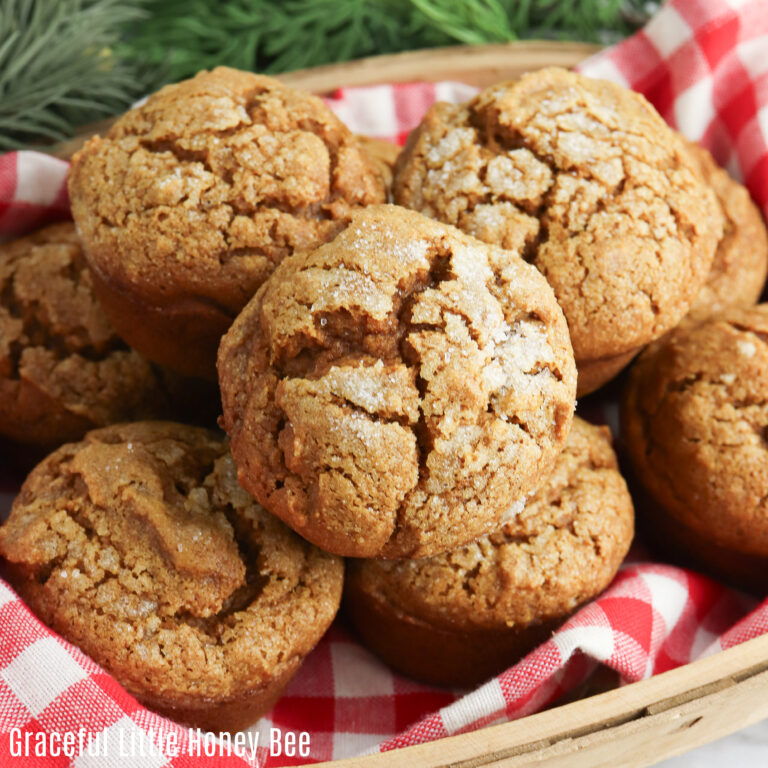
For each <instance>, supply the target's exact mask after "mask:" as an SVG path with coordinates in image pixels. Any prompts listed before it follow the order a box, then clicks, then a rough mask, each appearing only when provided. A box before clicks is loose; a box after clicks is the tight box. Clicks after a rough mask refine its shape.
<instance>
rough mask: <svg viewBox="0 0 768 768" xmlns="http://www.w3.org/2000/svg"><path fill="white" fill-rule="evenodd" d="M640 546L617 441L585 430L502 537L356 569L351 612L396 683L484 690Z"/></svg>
mask: <svg viewBox="0 0 768 768" xmlns="http://www.w3.org/2000/svg"><path fill="white" fill-rule="evenodd" d="M632 534H633V510H632V500H631V498H630V495H629V492H628V490H627V486H626V483H625V482H624V479H623V478H622V476H621V475H620V474H619V471H618V469H617V464H616V456H615V455H614V453H613V450H612V448H611V440H610V432H609V430H608V428H607V427H595V426H592V425H591V424H588V423H587V422H585V421H583V420H581V419H579V418H575V419H574V420H573V426H572V428H571V432H570V435H569V436H568V441H567V442H566V445H565V449H564V451H563V452H562V453H561V454H560V456H559V457H558V458H557V461H556V462H555V467H554V470H553V472H552V474H551V475H550V476H549V478H548V480H546V482H545V483H544V485H543V486H542V487H541V488H540V489H539V490H538V491H537V492H536V493H535V494H534V495H533V496H532V497H531V499H530V500H529V501H528V503H526V504H525V507H524V508H523V510H522V511H521V512H520V513H519V514H518V515H516V516H515V517H513V518H511V519H510V520H508V521H506V522H505V523H504V525H503V526H502V528H501V529H500V530H499V531H497V532H496V533H494V534H492V535H490V536H485V537H483V538H481V539H478V540H477V541H475V542H473V543H471V544H468V545H467V546H465V547H462V548H460V549H455V550H453V551H452V552H448V553H445V554H442V555H437V556H435V557H430V558H426V559H422V560H398V561H384V560H350V561H348V563H347V580H346V583H345V587H344V602H343V606H344V610H345V612H346V614H347V616H348V618H349V619H350V621H351V622H352V624H353V626H354V628H355V630H356V632H357V634H358V635H359V636H360V638H361V639H362V641H363V643H365V645H366V646H368V647H369V648H370V649H371V650H372V651H373V652H374V653H376V654H377V655H378V656H380V657H381V658H382V659H383V660H384V661H385V662H386V663H387V664H389V665H390V666H392V667H393V668H394V669H396V670H397V671H399V672H402V673H403V674H405V675H408V676H409V677H414V678H417V679H419V680H423V681H425V682H428V683H433V684H437V685H451V686H466V687H468V686H474V685H477V684H478V683H481V682H483V681H484V680H486V679H487V678H489V677H491V676H492V675H494V674H497V673H499V672H501V671H502V670H503V669H505V668H506V667H508V666H509V665H510V664H512V663H514V662H515V661H517V660H518V659H519V658H520V657H522V656H523V655H524V654H526V653H527V652H528V651H529V650H531V649H532V648H533V647H534V646H536V645H538V644H539V643H540V642H541V641H543V640H544V639H546V637H547V635H548V634H549V633H550V632H551V631H552V630H553V629H554V628H555V627H556V626H557V625H558V624H560V623H562V621H563V620H564V619H565V618H566V617H567V616H568V615H569V614H571V613H572V612H573V611H574V610H575V609H576V608H577V607H578V606H579V605H581V604H582V603H584V602H586V601H587V600H590V599H591V598H593V597H595V596H596V595H597V594H599V593H600V592H602V591H603V589H605V587H607V586H608V584H609V583H610V582H611V580H612V579H613V577H614V575H615V573H616V571H617V569H618V567H619V565H620V564H621V562H622V560H623V559H624V556H625V555H626V553H627V550H628V549H629V545H630V542H631V540H632Z"/></svg>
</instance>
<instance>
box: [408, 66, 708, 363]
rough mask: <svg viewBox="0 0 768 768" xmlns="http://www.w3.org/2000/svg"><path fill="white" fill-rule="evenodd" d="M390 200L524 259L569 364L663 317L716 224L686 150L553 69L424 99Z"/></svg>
mask: <svg viewBox="0 0 768 768" xmlns="http://www.w3.org/2000/svg"><path fill="white" fill-rule="evenodd" d="M394 199H395V202H396V203H399V204H401V205H405V206H407V207H409V208H413V209H415V210H418V211H420V212H422V213H424V214H426V215H428V216H430V217H432V218H436V219H438V220H440V221H444V222H447V223H450V224H454V225H456V226H458V227H459V228H460V229H462V230H464V231H465V232H468V233H469V234H471V235H474V236H475V237H478V238H479V239H481V240H484V241H485V242H488V243H492V244H495V245H499V246H501V247H504V248H508V249H511V250H514V251H516V252H518V253H520V254H521V255H522V256H523V257H524V258H526V260H528V261H530V262H531V263H533V264H535V265H536V267H537V268H538V269H539V270H540V271H541V272H542V273H543V274H544V275H545V277H546V278H547V279H548V281H549V282H550V284H551V286H552V288H553V289H554V291H555V295H556V296H557V298H558V301H559V302H560V304H561V306H562V307H563V311H564V313H565V315H566V318H567V319H568V324H569V327H570V331H571V336H572V340H573V347H574V353H575V355H576V360H577V363H581V362H589V361H595V360H602V359H603V358H613V357H615V356H618V355H621V354H624V355H626V354H628V353H630V352H631V351H632V350H633V349H635V348H637V347H638V346H640V345H642V344H645V343H647V342H648V341H650V340H651V339H653V338H656V337H658V336H660V335H661V334H662V333H664V332H665V331H666V330H668V329H669V328H671V327H672V326H673V325H675V324H676V323H677V322H678V321H679V320H680V319H681V317H682V316H683V315H684V314H685V312H686V310H687V308H688V307H689V306H690V304H691V303H692V301H693V299H694V298H695V296H696V293H697V292H698V290H699V288H700V287H701V286H702V285H703V283H704V281H705V279H706V275H707V272H708V270H709V267H710V264H711V262H712V258H713V255H714V249H715V243H716V240H717V239H718V237H719V234H720V223H721V217H720V216H718V211H717V207H716V204H715V200H714V196H713V193H712V192H711V190H709V189H708V188H707V187H706V185H705V184H704V183H703V182H702V181H701V179H700V178H699V175H698V173H697V171H696V168H695V165H694V163H693V161H692V159H691V158H690V157H689V155H688V154H687V151H686V148H685V147H684V145H683V144H682V142H681V141H680V139H679V138H678V137H677V136H675V135H674V134H673V132H672V131H671V130H670V129H669V128H668V127H667V126H666V125H665V124H664V123H663V121H662V120H661V118H660V117H659V116H658V115H657V114H656V113H655V112H654V111H653V109H652V108H651V107H650V106H649V105H648V104H647V102H645V100H644V99H643V98H642V97H640V96H638V95H637V94H633V93H631V92H629V91H626V90H624V89H620V88H619V87H618V86H615V85H612V84H610V83H605V82H602V81H593V80H589V79H587V78H584V77H582V76H579V75H576V74H573V73H569V72H566V71H564V70H558V69H546V70H541V71H539V72H536V73H532V74H529V75H524V76H523V77H521V78H520V79H519V80H517V81H513V82H509V83H502V84H500V85H497V86H494V87H492V88H489V89H486V90H485V91H483V92H482V93H480V94H479V95H478V96H477V97H476V98H475V99H473V100H472V101H470V102H468V103H467V104H464V105H447V104H437V105H435V106H433V107H432V108H431V109H430V111H429V112H428V113H427V115H426V116H425V118H424V119H423V121H422V123H421V125H420V126H419V127H418V128H417V129H416V130H415V131H413V132H412V134H411V135H410V136H409V139H408V142H407V144H406V147H405V149H404V151H403V153H402V154H401V155H400V157H399V159H398V162H397V165H396V169H395V179H394Z"/></svg>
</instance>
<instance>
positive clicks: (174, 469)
mask: <svg viewBox="0 0 768 768" xmlns="http://www.w3.org/2000/svg"><path fill="white" fill-rule="evenodd" d="M0 555H2V556H3V557H4V558H5V559H6V560H7V561H8V566H9V571H10V575H11V578H12V582H13V584H14V586H15V587H16V589H17V590H18V591H19V593H20V594H21V596H22V597H23V599H24V600H25V601H26V603H27V604H28V605H29V606H30V607H31V608H32V610H34V611H35V612H36V613H37V614H38V616H40V618H41V619H42V620H43V621H44V622H46V623H47V624H49V625H50V626H51V627H52V628H53V629H55V630H56V631H57V632H59V633H60V634H61V635H63V636H64V637H65V638H67V639H68V640H70V641H71V642H73V643H75V644H76V645H78V646H80V648H82V649H83V651H84V652H85V653H87V654H88V655H89V656H91V657H92V658H93V659H94V660H95V661H96V662H98V663H99V664H101V665H102V666H103V667H104V668H105V669H107V671H109V672H110V673H111V674H113V675H114V676H115V677H116V678H117V680H118V681H119V682H120V683H122V684H123V685H124V686H125V688H126V689H127V690H128V691H130V692H131V693H132V694H134V695H135V696H136V697H137V698H138V699H139V700H140V701H142V702H143V703H145V704H146V705H147V706H149V707H150V708H152V709H155V710H157V711H158V712H160V713H162V714H164V715H167V716H168V717H171V718H173V719H174V720H178V721H180V722H184V723H188V724H190V725H195V726H199V727H201V728H204V729H208V730H213V731H219V730H239V729H241V728H244V727H246V726H247V725H249V724H250V723H252V722H253V721H255V720H256V719H257V718H258V717H260V716H261V715H263V714H264V713H265V712H267V711H269V709H270V708H271V707H272V705H273V703H274V702H275V700H276V699H277V697H278V696H279V695H280V693H281V691H282V689H283V688H284V686H285V685H286V683H287V682H288V681H289V680H290V678H291V677H292V675H293V674H294V673H295V672H296V670H297V668H298V667H299V665H300V664H301V662H302V660H303V658H304V657H305V656H306V655H307V654H308V653H309V651H310V650H311V649H312V647H313V646H314V645H315V644H316V643H317V641H318V640H319V639H320V637H321V636H322V634H323V633H324V632H325V630H326V629H327V627H328V625H329V624H330V623H331V620H332V619H333V617H334V615H335V614H336V611H337V609H338V605H339V600H340V598H341V588H342V577H343V566H342V562H341V560H340V559H339V558H337V557H334V556H333V555H328V554H326V553H324V552H320V551H319V550H318V549H316V548H315V547H313V546H311V545H310V544H308V543H307V542H305V541H303V540H302V539H300V538H299V537H298V536H296V535H295V534H294V533H293V532H292V531H291V530H289V529H288V528H287V527H286V526H284V525H283V524H282V523H281V522H280V521H279V520H277V519H276V518H274V517H273V516H272V515H270V514H268V513H267V512H265V511H264V510H263V509H262V508H261V507H260V506H259V505H258V504H256V503H255V502H254V501H253V499H251V497H250V496H249V495H248V494H247V493H245V491H243V490H242V489H241V488H240V487H239V485H238V484H237V477H236V470H235V466H234V464H233V462H232V459H231V456H230V455H229V452H228V450H227V445H226V442H225V441H224V440H222V439H221V438H220V437H219V436H218V435H217V434H216V433H214V432H209V431H207V430H204V429H200V428H196V427H187V426H182V425H181V424H174V423H171V422H136V423H133V424H125V425H119V426H113V427H107V428H105V429H100V430H96V431H93V432H89V433H88V435H86V437H85V438H84V440H83V441H82V442H80V443H73V444H68V445H65V446H62V447H61V448H60V449H59V450H57V451H56V452H55V453H53V454H52V455H51V456H50V457H48V458H47V459H46V460H45V461H44V462H43V463H42V464H40V465H39V466H38V467H37V468H36V469H35V470H34V471H33V472H32V474H31V475H30V476H29V477H28V478H27V481H26V482H25V483H24V486H23V487H22V490H21V494H20V495H19V497H18V498H17V499H16V501H15V502H14V505H13V509H12V511H11V516H10V518H9V520H8V521H7V522H6V524H5V525H4V526H3V527H2V528H0Z"/></svg>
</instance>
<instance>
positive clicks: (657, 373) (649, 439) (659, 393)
mask: <svg viewBox="0 0 768 768" xmlns="http://www.w3.org/2000/svg"><path fill="white" fill-rule="evenodd" d="M622 433H623V439H624V442H625V443H626V446H627V452H628V455H629V458H630V459H631V462H632V466H633V469H634V472H635V474H636V476H637V478H638V480H639V482H640V483H641V485H642V486H643V488H644V489H645V490H646V491H647V493H648V495H649V497H650V499H651V504H650V505H649V506H650V508H651V513H652V515H653V525H654V528H655V529H656V530H658V531H661V532H663V537H665V538H667V543H669V542H670V541H671V542H672V543H673V544H674V546H676V547H677V548H678V550H679V551H680V553H684V554H687V555H688V556H689V557H692V558H693V559H694V560H695V561H696V562H697V563H698V565H699V567H700V568H701V569H702V570H705V571H709V572H712V573H715V574H718V575H721V576H724V577H726V578H730V579H731V580H734V581H737V582H740V583H743V584H749V585H753V586H757V587H758V588H759V589H761V591H763V592H764V591H765V590H766V588H767V587H768V443H767V442H766V436H768V304H760V305H758V306H756V307H752V308H748V309H730V310H727V311H726V312H725V313H723V314H722V315H720V316H718V317H716V318H711V319H710V320H707V321H703V322H701V323H693V322H692V323H686V324H684V325H683V326H680V327H678V328H676V329H675V330H674V331H672V332H671V333H670V334H669V335H668V336H667V337H666V338H665V339H664V340H663V341H662V342H657V343H656V344H655V345H653V347H651V348H649V349H648V350H646V351H645V352H644V353H643V354H642V355H641V356H640V358H639V359H638V361H637V364H636V365H635V366H634V368H633V369H632V372H631V374H630V378H629V381H628V383H627V387H626V390H625V393H624V398H623V403H622Z"/></svg>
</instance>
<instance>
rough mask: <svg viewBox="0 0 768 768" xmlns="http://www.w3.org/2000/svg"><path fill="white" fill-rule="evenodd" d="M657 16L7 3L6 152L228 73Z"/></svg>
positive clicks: (292, 3)
mask: <svg viewBox="0 0 768 768" xmlns="http://www.w3.org/2000/svg"><path fill="white" fill-rule="evenodd" d="M656 7H658V0H281V1H279V2H272V1H269V0H0V151H2V150H5V149H11V148H15V147H18V146H22V145H25V144H29V143H40V142H41V141H44V140H46V139H48V140H51V141H55V140H60V139H63V138H65V137H67V136H68V135H70V134H71V133H72V132H73V131H74V129H75V127H76V126H78V125H80V124H83V123H86V122H91V121H93V120H95V119H97V118H99V117H102V116H105V115H111V114H115V113H117V112H120V111H122V110H123V109H124V108H125V107H126V106H127V105H129V104H130V103H131V102H132V101H133V100H134V99H136V98H137V97H138V96H140V95H141V94H143V93H147V92H149V91H152V90H154V89H156V88H159V87H160V86H161V85H164V84H165V83H168V82H173V81H176V80H181V79H183V78H186V77H191V76H192V75H194V74H195V73H196V72H197V71H199V70H201V69H210V68H212V67H215V66H217V65H219V64H226V65H228V66H231V67H237V68H239V69H246V70H255V71H258V72H267V73H275V72H284V71H290V70H294V69H302V68H304V67H312V66H317V65H320V64H327V63H331V62H337V61H348V60H350V59H355V58H360V57H363V56H372V55H375V54H379V53H395V52H398V51H406V50H412V49H416V48H429V47H433V46H438V45H456V44H459V43H463V44H482V43H493V42H505V41H508V40H516V39H520V38H549V39H569V40H585V41H596V42H602V43H608V42H613V41H615V40H618V39H620V38H621V37H623V36H624V35H626V34H628V33H630V32H632V31H633V30H634V29H636V28H637V27H638V26H639V25H640V24H642V23H643V22H644V21H645V20H646V19H647V18H648V15H649V13H650V12H652V11H653V10H654V9H655V8H656ZM419 75H420V73H418V72H414V77H419Z"/></svg>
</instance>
